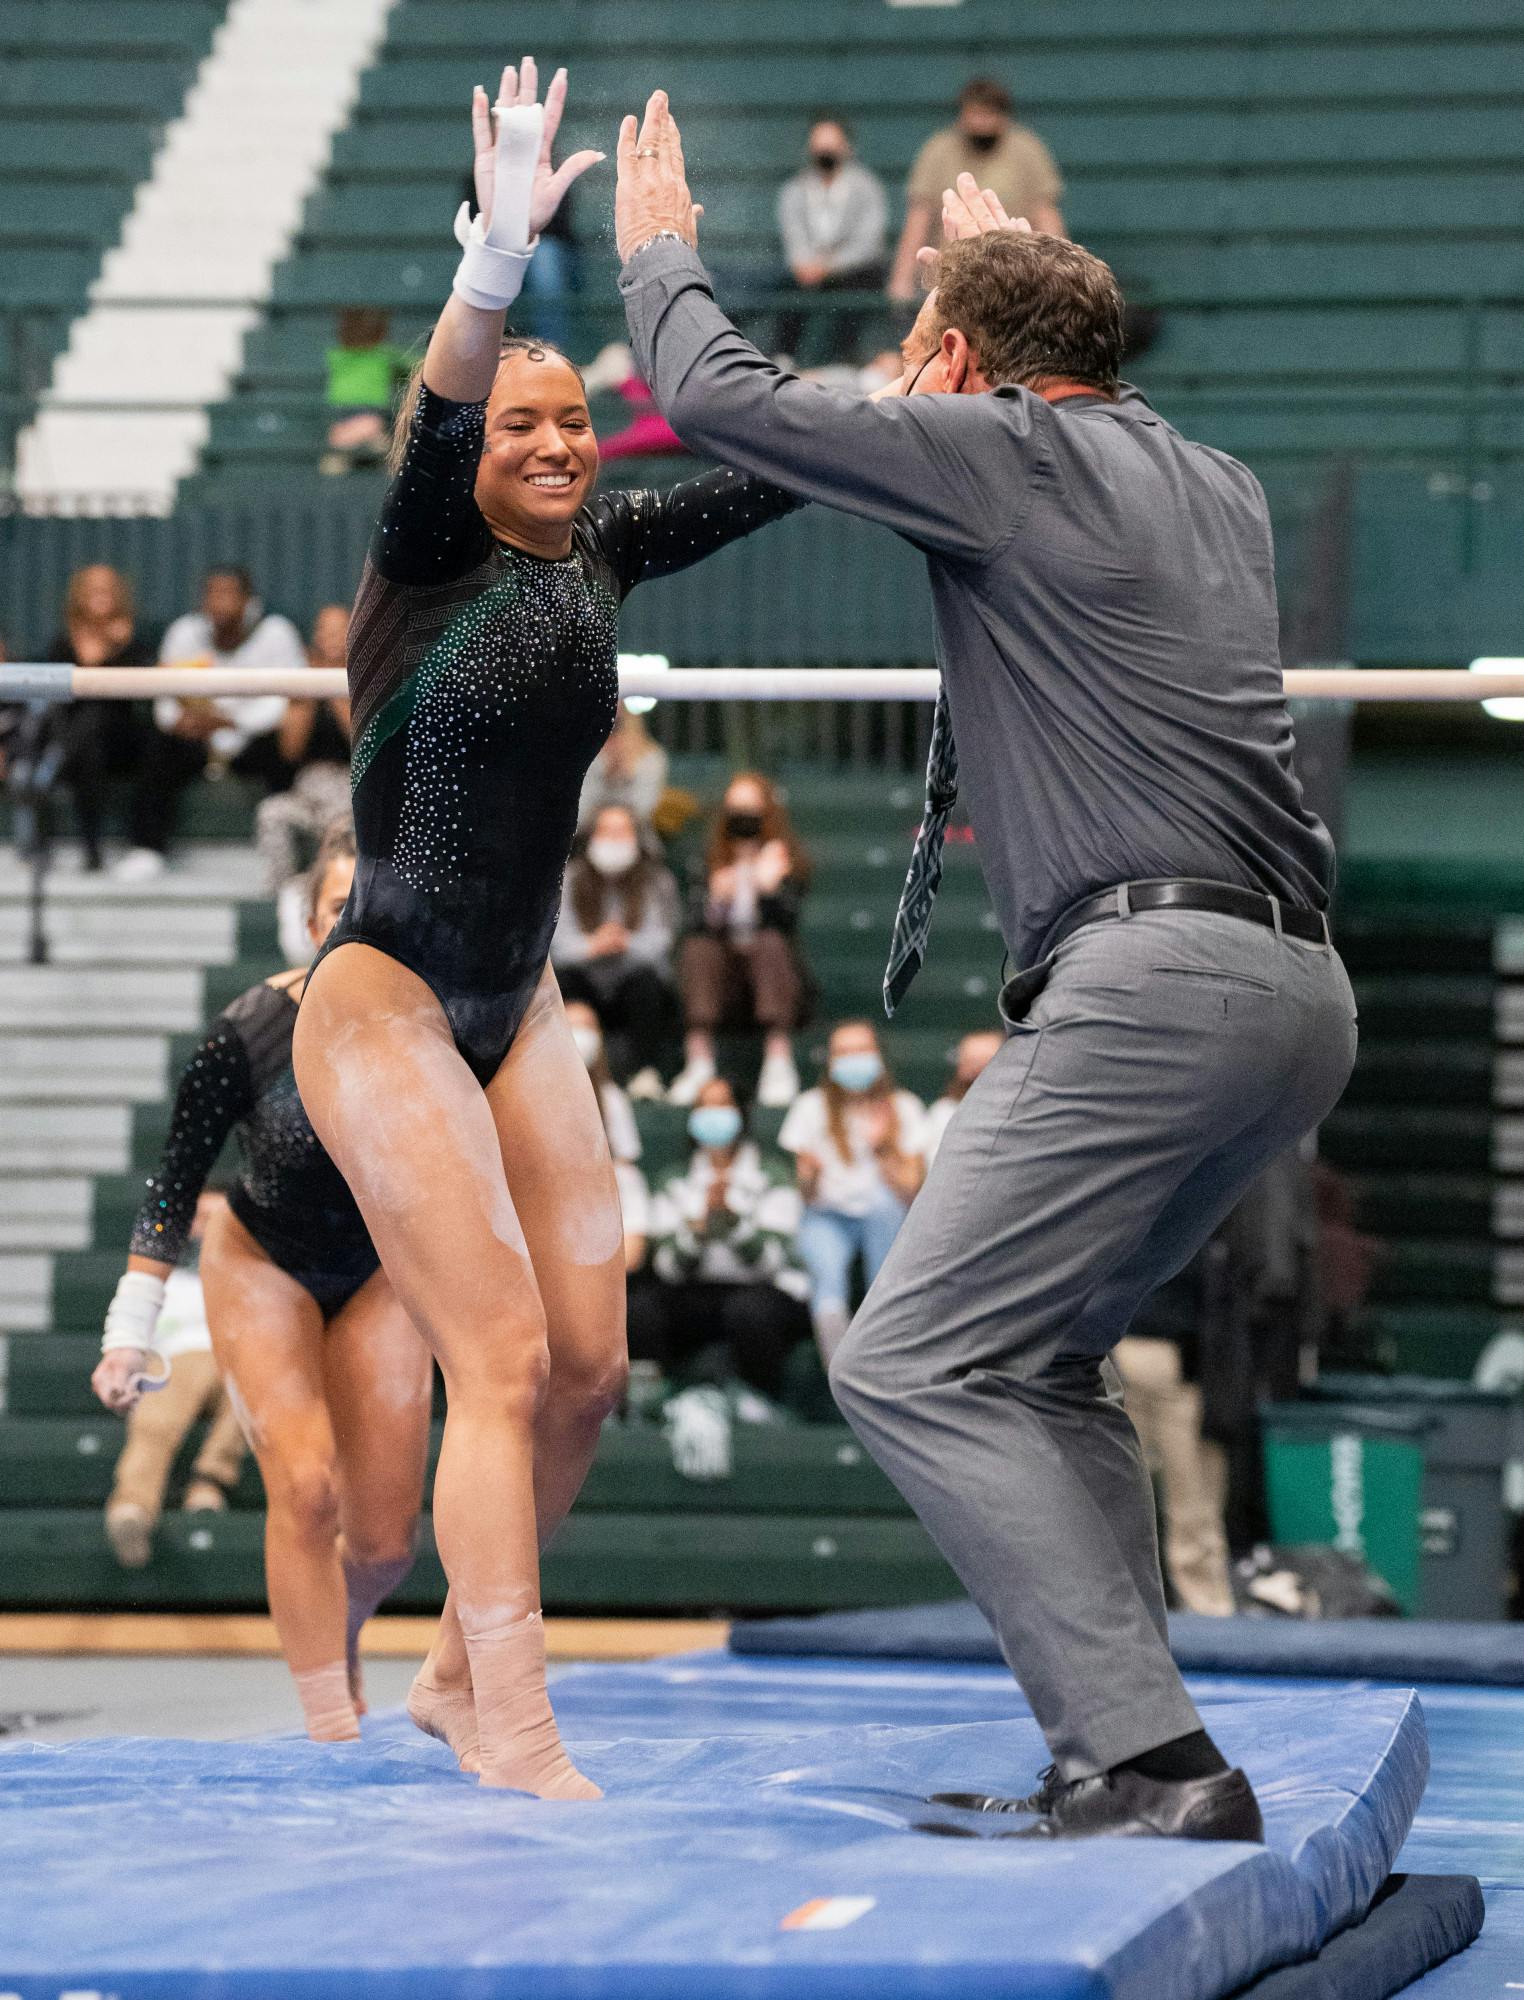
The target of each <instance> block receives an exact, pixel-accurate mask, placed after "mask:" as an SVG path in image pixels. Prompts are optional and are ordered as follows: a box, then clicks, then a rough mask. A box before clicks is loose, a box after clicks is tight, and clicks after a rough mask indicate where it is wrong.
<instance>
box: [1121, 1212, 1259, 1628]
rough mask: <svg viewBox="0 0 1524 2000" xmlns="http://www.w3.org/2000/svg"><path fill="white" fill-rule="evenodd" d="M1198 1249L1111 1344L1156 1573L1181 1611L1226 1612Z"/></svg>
mask: <svg viewBox="0 0 1524 2000" xmlns="http://www.w3.org/2000/svg"><path fill="white" fill-rule="evenodd" d="M1208 1261H1209V1260H1208V1253H1207V1252H1202V1253H1199V1255H1198V1257H1197V1258H1196V1259H1194V1260H1193V1263H1192V1265H1190V1266H1188V1267H1187V1269H1186V1271H1185V1272H1182V1273H1181V1274H1180V1276H1179V1277H1178V1278H1176V1279H1174V1280H1172V1281H1171V1282H1170V1283H1169V1284H1166V1285H1165V1286H1163V1287H1162V1288H1161V1289H1160V1290H1159V1291H1157V1292H1156V1293H1155V1294H1154V1295H1153V1297H1152V1298H1150V1299H1149V1300H1147V1301H1146V1302H1145V1304H1144V1306H1143V1307H1142V1309H1141V1310H1140V1311H1139V1313H1138V1315H1137V1318H1136V1319H1135V1320H1134V1321H1133V1323H1132V1326H1131V1327H1130V1328H1129V1330H1128V1332H1127V1333H1126V1335H1125V1336H1124V1337H1123V1338H1122V1339H1121V1340H1119V1341H1118V1342H1117V1343H1116V1345H1115V1347H1113V1348H1112V1350H1111V1358H1112V1361H1113V1362H1114V1363H1115V1365H1116V1370H1117V1373H1118V1374H1119V1375H1120V1376H1121V1378H1122V1386H1123V1388H1124V1390H1125V1391H1126V1399H1127V1414H1128V1416H1130V1417H1131V1418H1132V1422H1133V1428H1134V1430H1136V1432H1137V1433H1138V1441H1139V1443H1140V1444H1141V1445H1142V1447H1143V1456H1144V1459H1145V1461H1146V1463H1147V1465H1148V1469H1149V1472H1150V1473H1151V1474H1152V1475H1153V1476H1154V1477H1155V1478H1156V1479H1157V1480H1158V1482H1159V1494H1160V1499H1161V1502H1162V1505H1161V1507H1160V1515H1161V1519H1162V1525H1163V1529H1164V1534H1163V1544H1164V1546H1163V1561H1164V1574H1165V1575H1166V1576H1167V1577H1168V1579H1169V1583H1170V1588H1171V1589H1172V1590H1173V1592H1174V1594H1175V1598H1176V1601H1177V1602H1178V1603H1179V1605H1180V1606H1181V1608H1182V1609H1183V1610H1186V1611H1198V1612H1201V1613H1202V1614H1203V1615H1204V1616H1206V1617H1209V1618H1226V1617H1228V1616H1229V1615H1230V1614H1231V1613H1232V1610H1233V1585H1232V1581H1231V1577H1230V1573H1229V1567H1228V1536H1227V1528H1226V1525H1225V1521H1224V1511H1225V1508H1226V1504H1227V1495H1228V1457H1227V1453H1226V1452H1225V1451H1224V1450H1223V1448H1222V1446H1221V1445H1220V1444H1218V1443H1216V1442H1215V1441H1214V1440H1213V1439H1210V1438H1208V1437H1205V1436H1204V1435H1203V1433H1202V1395H1201V1384H1200V1381H1199V1379H1198V1367H1197V1362H1198V1357H1199V1353H1200V1319H1201V1311H1200V1305H1199V1298H1200V1291H1201V1285H1202V1275H1203V1272H1204V1270H1205V1269H1206V1267H1207V1263H1208Z"/></svg>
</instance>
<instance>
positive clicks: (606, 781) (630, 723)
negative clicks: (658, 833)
mask: <svg viewBox="0 0 1524 2000" xmlns="http://www.w3.org/2000/svg"><path fill="white" fill-rule="evenodd" d="M666 789H667V753H666V751H665V750H663V748H662V747H661V745H660V744H659V743H658V742H657V741H656V738H655V737H654V736H653V735H652V734H651V732H650V730H649V729H648V728H647V727H646V719H645V717H644V716H643V715H633V714H632V713H631V712H630V709H629V706H628V704H627V703H625V702H621V703H620V704H619V716H618V719H617V720H616V722H615V724H614V730H613V734H612V735H611V736H610V737H609V740H608V742H607V743H605V744H604V746H603V748H602V749H601V750H600V751H599V752H598V755H597V756H596V757H595V758H594V759H593V761H592V763H591V764H590V765H589V766H588V770H587V776H586V777H585V778H584V779H583V781H582V796H581V798H580V799H579V800H578V802H577V824H578V826H580V827H586V826H588V825H590V824H591V822H592V820H593V819H594V817H595V816H596V815H597V814H598V813H599V812H601V811H602V809H603V807H604V806H628V807H629V809H630V811H631V812H632V813H633V814H634V815H635V818H636V820H637V821H638V823H639V824H640V825H641V826H642V827H646V826H650V825H651V824H652V823H653V821H654V819H655V817H656V808H657V807H658V806H659V805H660V804H661V797H662V793H663V792H665V791H666Z"/></svg>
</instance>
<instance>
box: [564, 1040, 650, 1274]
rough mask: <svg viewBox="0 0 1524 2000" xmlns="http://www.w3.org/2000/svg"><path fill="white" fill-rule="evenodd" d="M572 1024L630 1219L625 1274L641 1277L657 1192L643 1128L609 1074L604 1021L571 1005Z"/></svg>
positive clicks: (622, 1206) (626, 1225)
mask: <svg viewBox="0 0 1524 2000" xmlns="http://www.w3.org/2000/svg"><path fill="white" fill-rule="evenodd" d="M566 1022H567V1026H568V1027H569V1028H570V1029H571V1034H572V1040H573V1041H574V1042H575V1043H576V1045H577V1053H578V1055H579V1056H581V1058H582V1060H583V1062H584V1063H586V1065H587V1073H588V1075H589V1076H590V1077H591V1078H592V1080H593V1091H594V1094H595V1096H596V1097H597V1099H598V1114H599V1116H600V1117H601V1118H602V1120H603V1130H604V1135H605V1137H606V1138H607V1139H608V1142H609V1153H610V1155H611V1156H612V1158H613V1162H614V1179H615V1181H616V1183H617V1184H618V1188H619V1207H620V1211H621V1213H622V1215H623V1217H624V1268H625V1270H626V1271H638V1270H639V1269H640V1267H641V1265H642V1264H643V1263H644V1262H645V1258H646V1238H647V1237H648V1236H649V1234H650V1222H651V1190H650V1188H649V1187H648V1186H647V1185H646V1177H645V1175H644V1174H643V1173H642V1172H641V1171H640V1168H639V1166H638V1165H637V1164H636V1162H637V1161H638V1160H639V1158H640V1155H641V1150H642V1148H641V1143H640V1127H639V1126H638V1125H637V1124H636V1123H635V1109H634V1106H633V1105H632V1104H631V1103H630V1100H629V1098H628V1097H627V1096H626V1095H625V1093H624V1092H623V1091H622V1090H621V1089H620V1088H619V1085H618V1084H617V1083H615V1081H614V1079H613V1077H612V1076H611V1075H610V1074H609V1065H608V1058H607V1056H606V1055H605V1053H604V1045H603V1030H602V1028H601V1027H600V1026H599V1025H598V1016H597V1015H596V1014H595V1013H594V1011H593V1009H592V1008H591V1007H589V1006H588V1004H587V1002H586V1001H585V1000H568V1001H567V1002H566Z"/></svg>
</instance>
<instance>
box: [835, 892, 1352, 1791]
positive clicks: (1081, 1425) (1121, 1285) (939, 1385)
mask: <svg viewBox="0 0 1524 2000" xmlns="http://www.w3.org/2000/svg"><path fill="white" fill-rule="evenodd" d="M1040 978H1041V975H1040V974H1038V975H1037V976H1036V977H1034V976H1033V975H1023V976H1022V977H1021V978H1018V979H1017V980H1015V981H1013V982H1012V984H1011V986H1010V987H1008V988H1007V996H1008V998H1007V999H1006V1001H1005V1002H1004V1003H1003V1011H1006V1012H1007V1026H1008V1028H1009V1030H1010V1033H1009V1036H1008V1039H1007V1041H1006V1044H1005V1047H1004V1048H1003V1049H1002V1050H1001V1052H1000V1054H999V1055H997V1056H996V1057H995V1059H994V1061H993V1062H992V1063H991V1064H990V1065H989V1067H988V1068H987V1069H986V1070H985V1072H984V1074H983V1075H982V1076H981V1077H980V1079H979V1081H978V1082H977V1083H976V1084H975V1085H974V1087H973V1089H972V1090H971V1091H970V1092H969V1094H968V1096H967V1097H966V1098H965V1099H964V1101H963V1103H962V1105H961V1106H960V1107H959V1109H958V1112H957V1115H956V1116H955V1118H954V1119H953V1122H952V1124H951V1126H950V1127H949V1129H948V1133H947V1136H946V1138H945V1139H944V1141H943V1143H942V1146H941V1149H940V1151H939V1152H938V1154H937V1157H936V1161H935V1164H934V1165H933V1167H932V1169H931V1172H930V1174H929V1176H928V1177H927V1181H926V1185H925V1187H924V1188H923V1189H922V1191H921V1193H920V1195H919V1196H918V1197H917V1198H916V1200H915V1202H914V1203H913V1205H912V1207H911V1210H910V1213H909V1215H908V1217H907V1218H906V1221H905V1225H904V1227H903V1229H902V1230H901V1231H900V1234H899V1236H898V1238H897V1239H896V1241H895V1244H894V1248H893V1249H892V1250H891V1252H890V1254H889V1258H888V1261H887V1262H886V1263H885V1264H884V1267H883V1269H882V1270H881V1271H880V1273H879V1276H878V1279H877V1282H876V1283H875V1284H874V1285H873V1288H872V1290H871V1291H870V1292H869V1294H868V1297H867V1300H866V1301H865V1303H864V1305H863V1307H862V1310H861V1312H859V1314H858V1315H857V1318H856V1319H855V1320H854V1322H853V1324H852V1327H851V1329H850V1331H849V1332H848V1334H847V1336H846V1338H845V1339H844V1340H843V1342H842V1344H841V1346H840V1348H839V1349H838V1350H837V1352H836V1354H835V1355H834V1357H833V1359H832V1363H831V1386H832V1389H833V1390H834V1391H835V1395H836V1400H837V1402H838V1403H839V1404H840V1405H841V1408H842V1410H843V1411H844V1413H845V1414H846V1417H847V1420H848V1421H849V1422H850V1424H851V1425H852V1427H853V1429H854V1430H855V1431H856V1432H857V1434H858V1436H859V1437H860V1438H861V1439H862V1441H863V1443H864V1444H865V1445H866V1446H867V1448H868V1450H869V1451H870V1452H871V1453H872V1454H873V1456H874V1458H875V1459H877V1461H878V1463H879V1464H880V1465H881V1466H882V1467H883V1469H884V1471H885V1472H886V1473H887V1474H888V1475H889V1477H890V1478H891V1479H892V1480H893V1481H894V1483H895V1484H896V1486H898V1487H899V1489H900V1491H901V1492H902V1493H903V1494H904V1495H905V1497H906V1499H907V1500H908V1501H909V1502H910V1504H911V1505H912V1506H913V1507H914V1508H915V1510H916V1512H917V1514H918V1515H919V1516H920V1517H921V1520H922V1521H923V1522H924V1523H925V1525H926V1527H927V1529H928V1530H929V1531H930V1533H931V1535H932V1536H933V1538H934V1539H935V1541H936V1543H937V1546H938V1547H939V1548H940V1549H941V1551H942V1553H943V1555H944V1556H945V1557H946V1558H947V1560H948V1562H949V1563H950V1564H951V1565H952V1567H953V1569H954V1570H956V1572H957V1574H958V1576H959V1577H960V1578H961V1579H962V1582H963V1584H964V1587H965V1588H966V1589H967V1591H968V1593H969V1595H970V1596H971V1597H972V1598H973V1599H974V1601H975V1602H976V1603H977V1604H978V1605H979V1607H980V1609H981V1610H982V1611H983V1612H984V1613H985V1615H986V1616H987V1617H988V1619H989V1620H990V1623H991V1624H992V1625H993V1626H994V1628H995V1631H996V1634H997V1635H998V1637H999V1640H1000V1645H1001V1649H1002V1651H1003V1652H1004V1654H1005V1658H1006V1660H1007V1661H1008V1662H1009V1664H1010V1667H1011V1670H1012V1671H1013V1673H1014V1674H1015V1675H1016V1678H1017V1680H1018V1681H1020V1683H1021V1686H1022V1688H1023V1690H1024V1691H1025V1693H1026V1696H1027V1698H1028V1700H1029V1701H1030V1702H1031V1704H1032V1710H1033V1713H1034V1714H1035V1716H1036V1717H1037V1720H1038V1722H1039V1723H1040V1724H1041V1726H1042V1729H1043V1732H1044V1734H1045V1735H1046V1737H1047V1739H1048V1744H1049V1747H1050V1749H1051V1750H1052V1753H1053V1756H1054V1759H1055V1761H1056V1762H1057V1764H1058V1767H1059V1770H1060V1772H1061V1773H1062V1774H1063V1775H1064V1776H1065V1777H1068V1778H1077V1777H1084V1776H1088V1775H1089V1774H1091V1773H1093V1772H1096V1771H1100V1770H1105V1769H1106V1768H1108V1767H1109V1766H1111V1765H1113V1764H1117V1763H1120V1762H1122V1761H1123V1760H1124V1759H1126V1758H1128V1757H1135V1756H1138V1755H1141V1754H1142V1752H1144V1751H1145V1750H1150V1749H1153V1748H1155V1747H1156V1746H1157V1745H1159V1744H1161V1743H1164V1742H1167V1741H1169V1740H1170V1738H1172V1737H1175V1736H1181V1735H1184V1734H1186V1733H1187V1732H1188V1731H1191V1730H1195V1729H1199V1728H1200V1726H1201V1724H1200V1719H1199V1718H1198V1716H1197V1714H1196V1711H1195V1709H1194V1708H1193V1706H1192V1704H1191V1701H1190V1698H1189V1696H1188V1695H1187V1694H1186V1692H1185V1689H1184V1687H1183V1685H1182V1683H1181V1680H1180V1676H1179V1674H1178V1673H1177V1671H1176V1669H1175V1665H1174V1662H1173V1660H1172V1659H1171V1658H1170V1653H1169V1647H1168V1644H1167V1642H1166V1636H1165V1616H1164V1591H1163V1583H1162V1580H1161V1577H1160V1570H1159V1553H1158V1547H1157V1542H1156V1538H1155V1531H1154V1506H1153V1496H1152V1493H1151V1490H1150V1487H1149V1480H1148V1473H1147V1470H1146V1468H1145V1466H1144V1463H1143V1458H1142V1453H1141V1451H1140V1449H1139V1446H1138V1440H1137V1436H1136V1433H1135V1432H1134V1430H1133V1428H1132V1425H1131V1423H1130V1422H1129V1421H1128V1418H1127V1416H1126V1414H1125V1412H1124V1410H1123V1408H1122V1404H1121V1398H1120V1390H1119V1386H1118V1383H1117V1378H1116V1375H1115V1371H1114V1370H1113V1369H1112V1368H1111V1367H1110V1365H1109V1364H1107V1363H1106V1362H1105V1356H1106V1354H1107V1352H1108V1350H1109V1349H1110V1348H1111V1347H1112V1345H1113V1343H1114V1342H1116V1341H1117V1340H1118V1339H1120V1337H1121V1336H1122V1334H1124V1333H1125V1332H1126V1330H1127V1326H1128V1323H1129V1321H1130V1320H1131V1319H1132V1316H1133V1314H1134V1312H1135V1311H1136V1310H1137V1308H1138V1306H1139V1305H1140V1304H1141V1302H1142V1301H1143V1299H1144V1298H1145V1297H1146V1296H1147V1295H1148V1293H1149V1292H1150V1291H1152V1290H1153V1288H1154V1287H1155V1286H1156V1285H1158V1284H1160V1283H1162V1282H1163V1280H1164V1279H1166V1278H1168V1277H1170V1276H1172V1275H1173V1274H1174V1273H1175V1272H1176V1271H1178V1270H1179V1269H1180V1268H1181V1266H1182V1265H1184V1264H1185V1263H1186V1262H1188V1260H1189V1259H1190V1258H1191V1256H1192V1255H1193V1254H1194V1253H1195V1251H1196V1250H1197V1249H1199V1248H1200V1246H1201V1245H1202V1244H1203V1243H1204V1242H1205V1241H1206V1239H1207V1237H1208V1236H1209V1235H1210V1234H1211V1233H1212V1231H1213V1230H1214V1229H1215V1228H1216V1226H1217V1224H1218V1223H1219V1222H1220V1221H1221V1220H1222V1218H1223V1217H1224V1216H1225V1215H1226V1214H1227V1212H1228V1210H1229V1209H1230V1208H1231V1207H1232V1205H1233V1204H1234V1202H1235V1201H1236V1200H1237V1198H1238V1197H1239V1195H1241V1194H1242V1193H1243V1191H1244V1190H1245V1188H1246V1187H1247V1186H1248V1185H1249V1183H1250V1182H1251V1181H1252V1180H1253V1179H1254V1177H1255V1175H1256V1174H1257V1173H1258V1172H1259V1170H1260V1168H1261V1167H1262V1166H1264V1165H1265V1164H1266V1162H1267V1161H1269V1160H1271V1159H1273V1158H1274V1157H1275V1156H1276V1155H1277V1154H1278V1153H1281V1152H1283V1151H1284V1150H1285V1149H1286V1148H1287V1147H1289V1146H1291V1145H1293V1144H1294V1143H1295V1142H1296V1141H1297V1140H1298V1139H1299V1138H1300V1137H1301V1136H1302V1134H1303V1133H1305V1132H1306V1131H1308V1130H1309V1128H1310V1127H1312V1126H1313V1125H1315V1124H1317V1122H1318V1121H1319V1120H1320V1119H1321V1118H1322V1117H1324V1115H1325V1114H1326V1113H1327V1112H1328V1111H1329V1110H1330V1109H1331V1108H1332V1106H1333V1104H1334V1102H1335V1101H1336V1099H1337V1098H1338V1096H1339V1093H1340V1092H1341V1091H1342V1090H1343V1088H1344V1085H1345V1083H1346V1081H1347V1080H1348V1077H1349V1073H1350V1069H1351V1067H1352V1065H1353V1062H1354V1056H1355V1035H1356V1030H1355V1004H1354V997H1353V995H1352V993H1351V991H1350V986H1349V980H1348V978H1347V977H1346V975H1345V972H1344V967H1343V965H1342V963H1341V962H1340V960H1339V958H1338V956H1337V954H1336V953H1335V952H1334V951H1332V950H1331V949H1330V948H1329V947H1328V946H1326V945H1308V944H1301V943H1298V942H1297V941H1295V940H1294V939H1291V938H1282V937H1280V936H1278V935H1277V933H1276V932H1275V931H1273V930H1268V929H1266V930H1261V929H1260V928H1258V927H1257V926H1256V925H1254V924H1250V923H1245V922H1244V921H1242V920H1241V919H1239V918H1234V917H1221V916H1216V915H1211V914H1207V913H1204V912H1196V911H1162V910H1161V911H1146V912H1140V913H1138V914H1135V915H1132V916H1129V917H1126V918H1118V919H1112V920H1109V921H1106V922H1102V923H1097V924H1092V925H1090V926H1088V927H1086V928H1085V929H1083V930H1080V931H1078V932H1076V933H1075V934H1074V935H1073V936H1072V937H1071V938H1069V939H1068V940H1067V941H1066V942H1065V943H1064V944H1062V945H1061V946H1060V947H1059V949H1058V951H1057V952H1056V953H1054V954H1053V956H1052V958H1051V960H1050V961H1049V962H1048V972H1047V981H1046V984H1045V985H1042V986H1041V990H1040V991H1039V992H1038V993H1037V996H1036V998H1035V999H1034V1000H1032V1001H1031V1003H1030V1005H1029V1006H1027V1007H1026V1011H1025V1012H1024V1014H1023V1016H1022V1018H1021V1019H1019V1020H1016V1021H1014V1022H1013V1021H1012V1020H1011V1019H1010V1018H1009V1016H1010V1013H1011V1012H1013V1011H1019V1010H1020V1008H1021V1006H1022V1005H1023V997H1022V996H1023V995H1024V993H1025V992H1027V991H1029V990H1030V987H1031V986H1032V985H1035V984H1039V983H1040ZM1017 1775H1019V1774H1014V1773H1013V1774H1012V1776H1013V1777H1015V1776H1017Z"/></svg>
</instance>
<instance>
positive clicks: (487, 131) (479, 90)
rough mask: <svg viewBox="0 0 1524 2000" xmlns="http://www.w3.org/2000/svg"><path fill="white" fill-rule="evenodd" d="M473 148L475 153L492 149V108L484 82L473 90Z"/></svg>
mask: <svg viewBox="0 0 1524 2000" xmlns="http://www.w3.org/2000/svg"><path fill="white" fill-rule="evenodd" d="M471 150H472V152H474V153H490V152H491V150H492V108H491V106H490V105H489V104H488V102H487V92H486V89H485V87H484V86H483V85H482V84H477V85H476V87H475V88H474V89H473V90H472V92H471Z"/></svg>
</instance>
